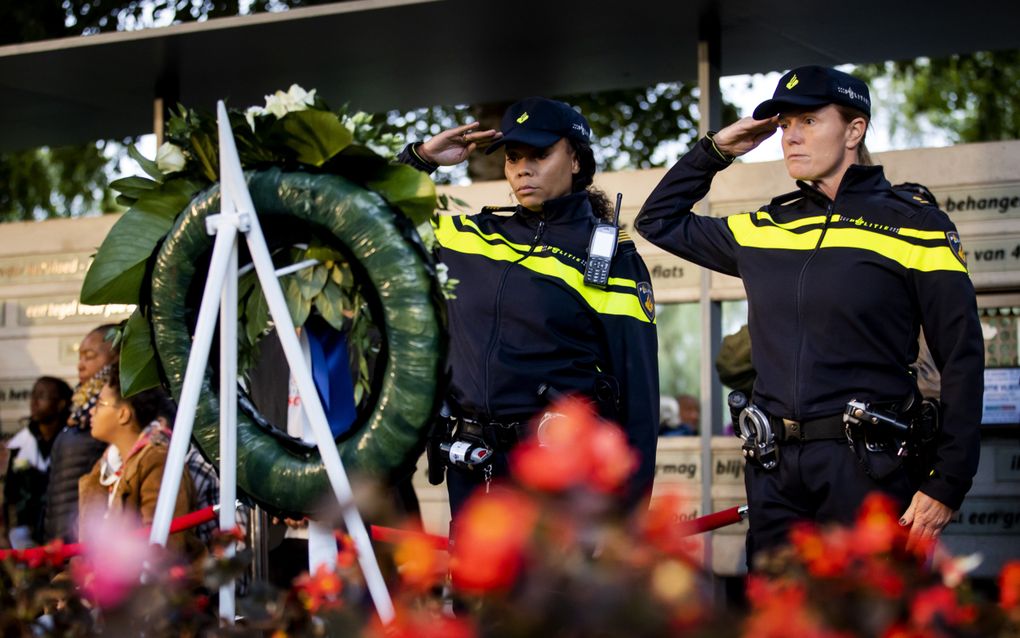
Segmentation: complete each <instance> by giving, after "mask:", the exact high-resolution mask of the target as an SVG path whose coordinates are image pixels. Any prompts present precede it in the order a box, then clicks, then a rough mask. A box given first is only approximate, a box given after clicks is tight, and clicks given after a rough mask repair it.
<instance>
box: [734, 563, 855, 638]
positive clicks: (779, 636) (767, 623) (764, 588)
mask: <svg viewBox="0 0 1020 638" xmlns="http://www.w3.org/2000/svg"><path fill="white" fill-rule="evenodd" d="M747 599H748V601H749V602H750V603H751V612H752V613H751V615H750V617H748V619H747V621H746V623H745V624H744V631H743V635H744V636H747V637H748V638H788V637H789V636H797V638H838V637H839V636H840V634H838V633H836V632H831V631H829V630H828V629H826V627H825V624H824V622H823V621H822V619H821V618H819V617H818V615H817V614H815V613H814V611H813V610H812V609H811V607H810V606H809V605H808V604H807V592H806V590H805V587H804V586H803V585H802V584H800V583H793V582H790V581H782V580H777V581H770V580H768V579H765V578H762V577H757V576H750V577H748V580H747Z"/></svg>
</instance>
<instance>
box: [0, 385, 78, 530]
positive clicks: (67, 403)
mask: <svg viewBox="0 0 1020 638" xmlns="http://www.w3.org/2000/svg"><path fill="white" fill-rule="evenodd" d="M70 408H71V386H69V385H67V383H65V382H64V381H63V380H61V379H57V378H56V377H39V378H38V379H37V380H36V382H35V384H34V385H33V386H32V396H31V400H30V403H29V415H30V416H29V422H28V425H27V426H26V427H25V428H23V429H22V430H21V431H19V432H18V433H17V434H15V435H14V436H13V437H11V439H10V440H9V441H7V449H8V450H10V463H9V465H8V468H7V476H6V479H5V481H4V520H5V521H6V522H7V532H8V540H9V541H10V544H11V547H14V548H15V549H23V548H25V547H31V546H33V545H42V544H43V543H45V540H46V535H45V527H44V522H43V515H44V512H45V505H46V486H47V483H48V482H49V476H50V452H51V450H52V448H53V441H54V439H56V437H57V435H58V434H59V433H60V430H61V428H63V427H64V425H65V424H66V423H67V418H68V415H69V414H70Z"/></svg>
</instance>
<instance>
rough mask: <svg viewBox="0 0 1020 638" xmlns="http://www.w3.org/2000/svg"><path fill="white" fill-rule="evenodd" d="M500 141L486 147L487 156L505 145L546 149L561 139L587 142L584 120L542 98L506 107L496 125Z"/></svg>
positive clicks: (567, 107) (568, 108)
mask: <svg viewBox="0 0 1020 638" xmlns="http://www.w3.org/2000/svg"><path fill="white" fill-rule="evenodd" d="M499 128H500V130H501V131H502V132H503V137H501V138H500V139H498V140H496V141H495V142H493V143H492V144H491V145H489V148H487V149H485V152H486V153H491V152H493V151H494V150H496V149H497V148H499V147H500V146H503V145H504V144H506V143H507V142H520V143H521V144H527V145H528V146H534V147H535V148H546V147H548V146H552V145H553V144H555V143H556V142H557V141H559V139H560V138H561V137H566V138H568V139H572V140H577V141H582V142H587V141H589V139H590V138H591V127H590V126H588V120H586V119H584V116H583V115H581V114H580V113H578V112H577V111H575V110H574V109H573V108H572V107H571V106H570V105H569V104H566V103H565V102H559V101H557V100H550V99H547V98H544V97H527V98H524V99H523V100H521V101H519V102H516V103H514V104H511V105H510V108H508V109H507V110H506V113H504V114H503V121H502V123H501V124H500V127H499Z"/></svg>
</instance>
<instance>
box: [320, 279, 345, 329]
mask: <svg viewBox="0 0 1020 638" xmlns="http://www.w3.org/2000/svg"><path fill="white" fill-rule="evenodd" d="M315 307H316V308H318V309H319V314H320V315H322V318H323V319H325V320H326V322H327V323H329V325H331V326H333V329H334V330H343V329H344V293H343V290H342V289H341V288H340V286H338V285H336V284H335V283H333V281H332V280H330V281H327V282H326V285H325V286H323V287H322V292H321V293H319V296H318V297H316V298H315Z"/></svg>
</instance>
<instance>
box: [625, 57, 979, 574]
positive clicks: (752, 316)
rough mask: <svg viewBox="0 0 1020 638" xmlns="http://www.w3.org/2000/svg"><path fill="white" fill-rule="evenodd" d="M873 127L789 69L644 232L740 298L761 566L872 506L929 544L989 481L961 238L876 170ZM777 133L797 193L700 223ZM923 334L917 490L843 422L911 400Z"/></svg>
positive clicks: (706, 154) (675, 173)
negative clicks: (724, 175) (761, 435)
mask: <svg viewBox="0 0 1020 638" xmlns="http://www.w3.org/2000/svg"><path fill="white" fill-rule="evenodd" d="M870 114H871V102H870V98H869V93H868V87H867V86H866V85H865V84H864V83H863V82H862V81H860V80H858V79H857V78H854V77H852V76H850V75H848V74H846V73H842V72H840V71H837V70H835V69H830V68H823V67H817V66H810V67H802V68H798V69H794V70H793V71H790V72H788V73H786V74H785V75H784V76H783V77H782V78H781V79H780V80H779V85H778V86H777V88H776V91H775V94H774V96H773V98H772V99H771V100H767V101H766V102H764V103H762V104H760V105H759V106H758V107H757V108H756V109H755V111H754V118H750V117H747V118H744V119H742V120H740V121H738V122H736V123H734V124H733V125H731V126H728V127H726V128H724V129H723V130H721V131H719V132H718V133H716V134H715V135H714V136H711V137H708V138H705V139H702V140H700V141H699V142H698V143H697V144H696V145H695V146H694V148H692V149H691V150H690V151H689V152H688V153H687V155H685V156H684V157H683V158H682V159H681V160H680V161H679V162H678V163H677V164H676V165H675V166H674V167H673V168H672V169H670V171H669V172H668V173H667V174H666V176H665V177H664V178H663V180H662V181H661V182H660V183H659V185H658V186H657V187H656V189H655V190H654V191H653V193H652V194H651V196H650V197H649V198H648V201H647V202H646V203H645V205H644V207H643V208H642V210H641V213H640V214H639V216H638V219H637V222H636V227H637V229H638V232H639V233H641V235H642V236H644V237H646V238H647V239H648V240H649V241H651V242H653V243H655V244H657V245H659V246H661V247H662V248H664V249H666V250H668V251H670V252H672V253H674V254H676V255H679V256H681V257H684V258H686V259H689V260H691V261H693V262H695V263H697V264H699V265H701V266H704V267H707V268H711V269H713V270H717V271H719V272H723V273H726V274H729V275H734V276H739V277H741V278H742V279H743V281H744V288H745V290H746V292H747V299H748V320H749V325H750V331H751V337H752V338H751V344H752V358H753V360H754V365H755V368H756V369H757V371H758V378H757V381H756V382H755V386H754V393H753V404H754V405H756V406H757V407H758V408H760V409H761V410H762V411H763V414H764V416H765V419H767V423H768V424H769V426H770V428H771V429H773V430H774V431H775V434H776V438H777V439H779V440H780V442H779V444H778V465H777V466H776V467H774V468H773V469H766V468H765V467H763V465H762V464H759V463H754V462H749V463H748V464H747V472H746V477H745V481H746V487H747V495H748V504H749V506H750V510H751V518H750V532H749V534H748V560H749V561H750V560H751V557H752V554H753V552H755V551H758V550H761V549H764V548H768V547H772V546H775V545H778V544H780V543H782V542H783V541H784V540H785V537H786V532H787V531H788V530H789V527H790V525H791V524H792V523H793V522H794V521H796V520H798V519H800V520H803V519H815V520H819V521H839V522H849V521H850V520H852V518H853V516H854V514H855V511H856V509H857V506H858V505H859V503H860V502H861V501H862V499H863V498H864V496H865V494H866V493H868V492H869V491H871V490H876V489H877V490H882V491H884V492H886V493H888V494H890V495H892V496H893V497H894V498H896V499H897V500H899V501H900V502H901V504H902V507H903V508H904V510H903V511H904V514H903V516H902V519H901V521H900V522H901V524H903V525H910V526H911V531H910V534H911V536H910V542H911V544H916V543H917V542H918V541H919V540H920V539H931V538H934V537H935V536H937V535H938V533H939V532H940V530H941V529H942V528H943V527H944V526H945V525H946V524H947V523H948V522H949V520H950V517H951V514H952V512H953V510H955V509H957V508H959V507H960V503H961V501H962V500H963V497H964V495H965V494H966V492H967V490H968V489H969V488H970V484H971V480H972V477H973V475H974V473H975V471H976V469H977V457H978V447H979V441H978V427H977V426H978V423H979V422H980V417H981V396H982V383H983V380H982V369H983V365H984V364H983V359H984V355H983V343H982V337H981V328H980V324H979V322H978V317H977V311H976V305H975V299H974V288H973V286H972V285H971V282H970V279H969V277H968V275H967V268H966V263H965V260H964V256H963V251H962V250H961V248H960V243H959V237H958V235H957V234H956V229H955V228H954V226H953V224H952V223H951V222H950V221H949V219H948V218H947V216H946V215H945V214H944V213H942V212H941V211H939V210H938V209H937V208H935V207H934V206H932V205H930V204H928V203H927V202H925V201H924V200H923V199H917V198H911V197H909V196H905V195H901V194H899V193H897V192H896V191H894V190H893V189H892V188H891V187H890V185H889V182H887V181H886V179H885V177H884V176H883V172H882V168H881V167H879V166H869V165H867V164H870V161H869V160H870V158H869V156H868V155H867V151H866V149H865V147H864V137H865V132H866V130H867V126H868V120H869V118H870ZM777 126H778V128H780V129H781V130H782V136H783V140H782V142H783V155H784V159H785V162H786V167H787V171H788V172H789V174H790V176H791V177H793V178H794V179H796V180H797V186H798V189H797V190H796V191H794V192H792V193H789V194H787V195H782V196H780V197H777V198H775V199H773V200H772V202H771V203H769V204H768V205H766V206H762V207H761V208H760V209H759V210H758V211H756V212H753V213H747V214H740V215H734V216H732V217H728V218H726V219H718V218H708V217H700V216H697V215H694V214H692V213H691V207H692V206H693V205H694V203H695V202H697V201H698V200H700V199H701V198H703V197H704V196H705V195H706V194H707V193H708V190H709V186H710V184H711V182H712V178H713V176H714V175H715V173H717V172H718V171H721V170H723V169H725V168H726V167H727V166H729V164H730V163H731V162H732V161H733V159H734V158H735V157H738V156H740V155H743V154H744V153H747V152H748V151H750V150H752V149H753V148H755V147H756V146H758V144H760V143H761V142H762V141H763V140H764V139H766V138H767V137H769V136H770V135H772V133H774V132H775V129H776V127H777ZM922 327H923V329H924V335H925V336H926V338H927V339H928V343H929V344H930V346H931V351H932V354H933V355H934V358H935V361H936V363H937V364H938V366H939V368H940V370H941V372H942V403H943V414H942V419H943V420H942V432H941V435H940V436H939V437H938V438H937V440H936V442H935V446H936V448H937V449H936V451H935V459H934V463H933V467H930V468H925V470H926V471H925V472H924V473H923V476H920V475H918V474H916V473H912V472H909V471H908V470H907V468H906V467H905V466H904V465H903V463H902V462H901V461H902V459H899V458H898V457H897V450H898V446H897V445H896V444H895V441H885V442H880V443H879V444H878V445H876V446H874V447H877V448H883V447H884V448H885V449H884V450H876V451H868V449H867V448H866V447H864V446H860V445H858V446H857V448H856V453H855V451H854V450H852V449H851V446H848V445H847V437H846V435H845V432H844V424H843V422H842V418H841V415H842V413H843V412H844V410H845V408H846V405H847V402H848V401H852V400H855V399H856V400H858V401H862V402H868V403H869V404H871V405H873V406H874V405H880V404H883V403H884V404H887V405H901V404H902V403H903V401H904V399H906V398H908V397H912V396H914V392H915V382H914V380H913V379H912V377H911V376H910V375H909V373H908V367H909V366H910V364H911V363H913V362H914V360H915V359H916V357H917V349H918V346H917V342H918V331H919V329H920V328H922ZM904 418H907V417H905V416H904ZM762 429H763V430H764V429H765V428H762ZM867 434H868V436H874V437H876V439H880V438H881V436H882V435H881V433H879V432H878V431H877V430H873V431H868V433H867ZM859 436H860V435H858V438H859ZM886 438H890V437H886ZM784 439H785V440H784Z"/></svg>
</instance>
